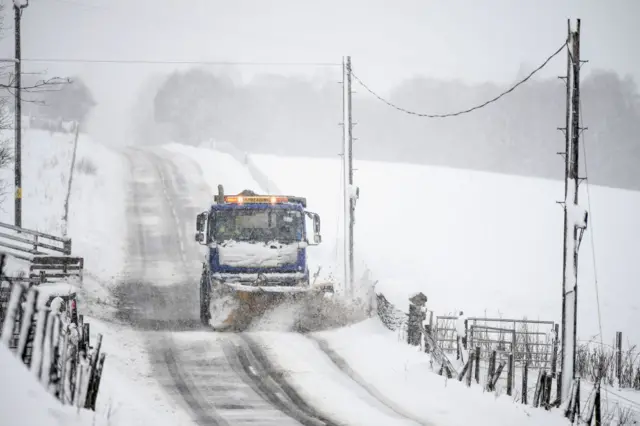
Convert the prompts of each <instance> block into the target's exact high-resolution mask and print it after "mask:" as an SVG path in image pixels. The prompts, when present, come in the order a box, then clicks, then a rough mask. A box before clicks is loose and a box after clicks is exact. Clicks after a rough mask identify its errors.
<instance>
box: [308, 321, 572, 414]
mask: <svg viewBox="0 0 640 426" xmlns="http://www.w3.org/2000/svg"><path fill="white" fill-rule="evenodd" d="M315 336H317V337H319V338H320V339H321V342H322V341H324V342H326V344H327V346H328V348H329V350H330V351H333V352H335V353H336V354H337V355H338V356H339V357H340V358H342V359H343V360H344V361H345V362H346V363H347V364H348V365H349V367H350V368H351V369H352V374H355V375H357V376H358V378H359V380H360V381H362V382H364V384H365V386H366V387H368V388H370V390H371V392H372V393H374V394H377V393H379V394H383V395H385V398H387V399H388V400H390V401H389V402H390V403H391V404H393V405H395V406H397V407H398V408H399V410H401V411H402V412H404V413H407V414H409V415H410V416H411V417H413V418H418V419H422V420H423V422H427V423H429V424H434V425H438V426H448V425H451V426H453V425H463V424H478V425H484V424H487V425H492V426H499V425H505V426H512V425H541V424H544V425H549V426H553V425H564V424H566V420H565V419H564V417H562V413H561V412H560V411H558V410H555V411H553V412H547V411H544V410H540V409H532V408H531V407H529V406H524V405H521V404H516V403H514V402H513V400H512V398H511V397H509V396H507V395H502V396H497V395H496V394H495V393H486V392H484V391H483V389H482V387H481V386H479V385H476V384H473V385H472V386H471V388H467V387H466V385H465V384H463V383H461V382H458V381H457V380H456V379H447V378H446V377H444V376H439V375H437V374H436V373H434V372H433V371H432V368H431V366H430V358H429V357H428V356H426V355H425V354H424V353H421V352H418V351H416V349H415V348H414V347H411V346H408V345H406V344H404V343H402V342H398V341H397V338H396V335H395V334H394V333H392V332H389V331H388V330H387V329H385V328H384V326H383V325H382V324H381V323H380V321H379V320H378V319H371V320H366V321H364V322H362V323H359V324H356V325H353V326H350V327H347V328H343V329H340V330H336V331H327V332H321V333H316V334H315ZM314 367H315V364H314ZM434 367H436V366H434ZM389 424H391V423H389Z"/></svg>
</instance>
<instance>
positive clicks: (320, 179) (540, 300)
mask: <svg viewBox="0 0 640 426" xmlns="http://www.w3.org/2000/svg"><path fill="white" fill-rule="evenodd" d="M200 152H202V151H200ZM550 155H552V153H550ZM250 158H251V160H252V161H253V162H254V163H255V164H256V165H257V166H259V167H260V168H261V169H262V170H263V171H264V173H265V174H266V175H268V176H269V177H270V178H271V179H272V180H274V181H275V182H276V184H277V185H278V187H279V188H280V189H281V190H282V191H283V192H285V193H287V194H296V195H300V196H305V197H307V200H308V204H309V209H310V210H312V211H316V212H317V213H319V214H320V216H321V218H322V233H323V241H324V242H323V243H322V244H321V245H320V246H318V247H315V248H314V251H313V252H312V253H311V254H310V259H311V260H310V261H314V262H316V261H317V262H319V263H320V264H322V265H323V266H324V265H330V264H333V265H338V266H334V268H335V269H336V270H337V271H341V267H340V266H339V265H340V259H342V246H343V243H342V240H341V235H342V216H343V215H342V211H343V210H342V195H341V162H340V161H339V160H338V159H336V160H332V159H316V158H282V157H276V156H271V155H250ZM558 167H562V165H561V164H559V166H558ZM354 168H355V169H356V171H355V174H354V181H355V182H356V184H357V185H358V186H359V187H360V198H359V199H358V201H357V204H356V228H355V250H356V267H357V268H359V270H357V271H356V277H358V276H360V275H361V274H362V273H363V271H362V267H363V265H366V266H367V267H368V268H370V269H371V271H372V276H373V278H374V279H375V280H379V283H378V285H377V287H376V289H377V290H378V291H380V292H382V293H384V295H385V296H386V297H387V298H388V299H389V300H390V301H391V302H392V303H394V304H395V305H396V306H398V307H400V308H402V309H403V310H405V311H406V309H407V306H408V300H407V299H408V297H409V295H410V294H412V293H414V292H416V291H422V292H424V293H425V294H426V295H427V296H428V297H429V301H428V302H427V305H428V307H429V309H430V310H434V311H435V312H437V313H439V314H447V313H451V312H457V311H459V310H464V312H465V314H467V315H469V316H482V315H485V314H488V315H502V316H503V317H505V318H509V317H511V318H513V317H515V318H522V317H524V316H526V317H527V318H529V319H543V320H555V321H557V322H559V321H560V312H561V297H560V294H561V285H562V250H563V247H562V244H563V235H562V227H563V211H562V207H561V206H559V205H558V204H556V201H558V200H562V198H563V197H564V185H563V183H562V182H559V181H551V180H545V179H537V178H526V177H517V176H508V175H501V174H495V173H485V172H475V171H468V170H459V169H451V168H444V167H433V166H421V165H411V164H394V163H384V162H375V161H358V160H357V159H356V160H354ZM586 189H587V186H586V184H582V185H581V193H580V199H581V202H580V204H581V205H582V206H583V207H586V208H587V209H588V210H589V224H588V227H587V230H586V231H585V233H584V238H583V240H582V244H581V246H580V261H579V276H578V285H579V301H578V305H579V306H578V336H579V338H580V339H584V340H589V339H591V338H592V337H593V336H594V335H597V334H598V333H599V331H598V323H597V314H596V297H595V295H596V293H595V283H594V263H593V256H592V244H591V241H592V240H591V239H592V237H593V241H594V243H595V256H596V262H597V272H598V284H599V287H600V304H601V309H602V322H603V331H604V340H605V342H608V343H613V338H614V335H615V331H622V332H623V335H624V336H625V337H624V338H625V340H626V339H628V340H629V341H630V342H631V343H638V342H640V330H639V329H638V328H637V327H634V326H633V324H635V323H636V322H637V320H638V318H639V313H638V312H639V311H640V302H638V301H639V300H640V299H639V298H638V296H639V293H638V287H637V285H636V281H637V280H636V278H637V277H638V276H640V263H638V262H637V261H636V259H635V257H634V253H635V252H636V250H635V248H634V247H635V245H636V241H637V240H638V238H640V222H638V220H637V215H636V213H635V212H637V211H638V210H639V209H640V193H638V192H633V191H626V190H620V189H613V188H605V187H598V186H590V187H589V189H590V195H591V200H590V204H589V202H588V198H587V191H586ZM592 234H593V235H592ZM334 241H335V243H334ZM620 295H624V297H621V296H620ZM598 340H599V339H598Z"/></svg>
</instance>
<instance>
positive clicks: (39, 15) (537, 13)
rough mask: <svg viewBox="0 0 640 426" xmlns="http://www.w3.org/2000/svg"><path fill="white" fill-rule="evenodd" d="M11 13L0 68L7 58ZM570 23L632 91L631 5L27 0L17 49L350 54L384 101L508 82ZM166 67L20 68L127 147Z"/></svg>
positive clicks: (637, 8)
mask: <svg viewBox="0 0 640 426" xmlns="http://www.w3.org/2000/svg"><path fill="white" fill-rule="evenodd" d="M3 2H4V3H9V2H8V0H4V1H3ZM9 12H10V13H9V14H7V16H6V27H7V29H6V31H5V39H4V40H3V41H2V42H0V53H1V54H2V56H3V57H6V56H12V51H13V16H12V15H13V14H12V11H9ZM578 17H579V18H582V56H583V59H588V60H589V61H590V63H589V64H588V65H587V68H591V69H594V68H604V69H613V70H616V71H618V72H619V73H621V74H623V75H624V74H630V75H632V76H634V77H635V79H636V81H639V82H640V55H638V54H637V53H636V52H638V50H637V46H635V43H636V40H640V32H639V30H636V29H635V25H636V22H635V21H636V20H637V18H638V17H640V1H638V0H608V1H603V0H588V1H587V0H573V1H560V0H556V1H553V0H484V1H475V0H466V1H462V0H447V1H431V0H387V1H384V0H343V1H338V0H323V1H310V0H269V1H266V0H233V1H231V0H227V1H220V0H31V1H30V5H29V7H28V8H27V9H26V10H25V11H24V14H23V21H22V38H23V42H22V43H23V44H22V48H23V57H24V58H25V59H29V58H31V59H35V58H54V59H82V60H87V59H89V60H91V59H98V60H104V59H126V60H154V61H155V60H170V61H175V60H183V61H199V60H204V61H247V62H336V63H339V62H340V61H341V58H342V56H343V55H349V54H350V55H351V56H352V61H353V68H354V71H355V72H356V74H357V75H359V76H360V78H362V79H363V80H365V81H366V82H367V83H368V84H369V85H370V86H371V87H372V88H374V89H375V90H377V91H380V92H383V93H384V92H385V91H386V90H388V89H389V88H391V87H392V86H393V85H395V84H398V83H399V82H400V81H401V80H402V79H404V78H407V77H411V76H415V75H424V76H432V77H439V78H447V79H463V80H467V81H473V82H478V81H499V82H504V81H511V80H513V79H514V78H515V76H516V75H517V74H518V70H519V69H520V67H521V66H524V67H526V68H527V69H529V68H531V67H533V66H537V65H538V64H539V63H541V62H542V60H544V59H545V58H546V57H547V56H548V55H549V54H550V53H552V52H553V51H555V50H556V49H557V47H559V45H560V44H561V43H562V41H563V40H564V38H565V37H566V32H567V28H566V20H567V18H578ZM634 34H636V35H635V36H634ZM551 65H552V66H550V67H549V68H548V69H547V70H545V72H544V73H543V74H542V75H546V76H550V75H559V74H562V73H563V69H564V66H565V61H564V57H562V58H558V60H556V61H554V62H553V63H552V64H551ZM175 67H176V66H175V65H148V64H146V65H130V64H102V63H100V64H97V63H93V64H91V63H55V62H49V63H45V62H38V63H35V62H32V63H30V64H29V66H28V68H27V69H28V70H30V71H33V70H47V71H48V72H49V73H50V74H56V75H62V76H64V75H77V74H79V75H81V76H82V77H84V78H85V80H86V81H87V83H88V84H89V85H90V86H91V87H92V90H93V91H94V93H95V96H96V100H97V101H98V102H99V103H100V106H99V108H98V109H97V110H96V114H97V115H98V116H100V117H102V119H105V118H106V117H108V118H109V121H110V122H111V123H112V124H111V125H110V126H109V127H110V129H111V131H109V132H106V133H105V134H103V137H106V138H111V139H118V141H115V140H111V141H108V142H111V143H126V141H124V140H123V139H126V137H125V135H124V133H123V130H122V129H121V128H119V127H121V126H120V125H121V124H122V122H123V121H124V120H126V110H127V108H129V107H130V105H131V103H132V101H133V98H134V96H135V93H136V90H138V89H139V88H140V86H141V85H142V84H143V83H144V81H145V79H146V78H148V76H149V75H151V74H152V73H157V72H160V73H164V72H170V71H171V70H172V69H174V68H175ZM217 68H219V69H223V68H222V67H217ZM235 69H236V70H239V71H241V72H242V73H243V75H244V77H245V78H248V77H250V76H251V75H252V73H254V72H263V71H266V70H272V71H276V72H296V71H303V72H305V73H307V74H310V75H314V74H317V75H320V74H321V73H323V72H324V73H325V74H326V73H327V72H329V75H331V76H334V75H335V78H336V81H337V80H339V78H340V70H339V69H338V68H336V69H333V70H329V71H327V70H323V69H322V68H318V67H294V68H292V69H289V68H283V67H256V66H236V67H235ZM585 71H587V72H588V69H586V70H585ZM356 107H357V105H356V104H354V108H356ZM354 112H355V111H354ZM104 127H105V126H104V125H103V130H104ZM116 128H119V129H118V130H116ZM103 141H104V142H107V141H105V140H103Z"/></svg>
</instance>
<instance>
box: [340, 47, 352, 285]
mask: <svg viewBox="0 0 640 426" xmlns="http://www.w3.org/2000/svg"><path fill="white" fill-rule="evenodd" d="M342 74H343V79H342V82H343V84H342V89H343V113H344V121H343V127H344V140H343V142H344V149H343V161H344V167H343V169H344V220H345V227H344V229H345V238H344V249H345V266H344V271H345V272H344V286H345V294H346V295H348V296H353V224H354V216H353V214H354V209H355V194H354V192H355V187H354V186H353V136H352V130H353V123H352V121H351V56H346V57H344V58H343V62H342Z"/></svg>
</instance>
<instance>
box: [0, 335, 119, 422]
mask: <svg viewBox="0 0 640 426" xmlns="http://www.w3.org/2000/svg"><path fill="white" fill-rule="evenodd" d="M0 365H2V368H0V384H2V385H1V386H0V413H2V415H1V416H0V425H7V426H9V425H24V426H90V425H91V426H93V425H96V426H98V425H104V426H107V425H112V426H113V425H115V423H112V422H110V419H109V418H108V417H107V416H104V415H102V414H101V413H95V412H92V411H88V410H84V409H80V410H78V409H77V408H73V407H71V406H68V405H67V406H65V405H62V404H61V403H60V401H58V400H57V399H55V398H54V397H53V396H52V395H51V394H49V393H48V392H47V391H46V390H45V388H44V387H43V386H42V384H41V383H40V382H39V381H37V380H36V378H35V377H34V376H33V374H32V373H31V372H30V371H29V370H28V369H27V367H26V366H25V365H24V364H23V363H21V362H19V361H18V360H17V359H16V358H15V356H14V355H13V354H12V353H11V352H10V351H9V349H8V348H7V347H6V346H5V345H4V344H2V343H0Z"/></svg>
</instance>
